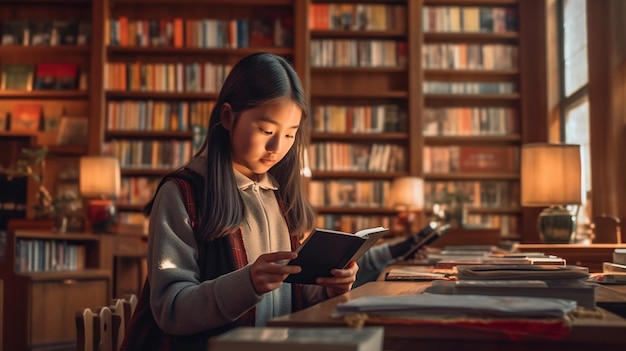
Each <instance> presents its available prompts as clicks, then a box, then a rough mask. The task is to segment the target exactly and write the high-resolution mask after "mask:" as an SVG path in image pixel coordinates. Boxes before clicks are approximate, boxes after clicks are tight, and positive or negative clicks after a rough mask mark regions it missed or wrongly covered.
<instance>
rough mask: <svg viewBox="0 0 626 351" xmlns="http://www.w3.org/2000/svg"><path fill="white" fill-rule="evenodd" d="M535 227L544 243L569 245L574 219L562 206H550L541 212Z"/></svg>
mask: <svg viewBox="0 0 626 351" xmlns="http://www.w3.org/2000/svg"><path fill="white" fill-rule="evenodd" d="M537 227H538V228H539V237H540V238H541V241H543V242H544V243H552V244H569V243H570V242H572V238H573V235H574V232H575V229H576V217H575V216H573V215H572V214H571V213H570V212H569V211H568V210H567V209H566V208H564V207H563V206H552V207H549V208H546V209H544V210H543V211H541V213H540V214H539V218H538V219H537Z"/></svg>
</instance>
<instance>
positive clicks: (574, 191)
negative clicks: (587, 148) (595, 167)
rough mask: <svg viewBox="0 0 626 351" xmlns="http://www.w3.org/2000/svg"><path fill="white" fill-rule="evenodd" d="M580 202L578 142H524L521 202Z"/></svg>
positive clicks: (535, 203) (560, 203) (523, 204)
mask: <svg viewBox="0 0 626 351" xmlns="http://www.w3.org/2000/svg"><path fill="white" fill-rule="evenodd" d="M580 203H581V161H580V145H574V144H527V145H523V146H522V206H534V207H542V206H552V205H570V204H572V205H573V204H580Z"/></svg>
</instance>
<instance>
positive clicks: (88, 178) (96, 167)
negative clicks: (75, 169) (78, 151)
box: [80, 156, 121, 197]
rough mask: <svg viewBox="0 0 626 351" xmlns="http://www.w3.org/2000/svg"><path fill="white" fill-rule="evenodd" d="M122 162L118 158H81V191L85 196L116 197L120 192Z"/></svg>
mask: <svg viewBox="0 0 626 351" xmlns="http://www.w3.org/2000/svg"><path fill="white" fill-rule="evenodd" d="M120 178H121V175H120V164H119V161H118V160H117V159H116V158H113V157H106V156H85V157H81V158H80V193H81V195H82V196H83V197H116V196H118V195H119V193H120V184H121V179H120Z"/></svg>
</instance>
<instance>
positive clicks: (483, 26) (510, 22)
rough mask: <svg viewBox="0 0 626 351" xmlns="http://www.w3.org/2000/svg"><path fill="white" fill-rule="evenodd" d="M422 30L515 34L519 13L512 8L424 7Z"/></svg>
mask: <svg viewBox="0 0 626 351" xmlns="http://www.w3.org/2000/svg"><path fill="white" fill-rule="evenodd" d="M422 29H423V30H424V32H488V33H505V32H515V31H517V11H516V10H515V9H514V8H512V7H486V6H424V8H423V9H422Z"/></svg>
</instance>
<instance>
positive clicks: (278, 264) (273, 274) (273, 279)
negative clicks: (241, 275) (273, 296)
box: [250, 251, 302, 295]
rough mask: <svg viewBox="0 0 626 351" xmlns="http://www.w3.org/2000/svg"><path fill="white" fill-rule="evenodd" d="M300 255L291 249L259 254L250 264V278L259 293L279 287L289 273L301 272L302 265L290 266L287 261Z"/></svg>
mask: <svg viewBox="0 0 626 351" xmlns="http://www.w3.org/2000/svg"><path fill="white" fill-rule="evenodd" d="M297 256H298V254H297V253H295V252H291V251H279V252H272V253H267V254H263V255H261V256H259V258H257V259H256V261H254V263H253V264H252V266H250V279H252V285H253V286H254V290H255V291H256V293H257V294H259V295H262V294H265V293H266V292H269V291H272V290H274V289H277V288H278V287H279V286H280V285H281V284H282V283H283V281H284V280H285V279H286V278H287V276H288V275H289V274H296V273H300V271H301V270H302V268H300V266H288V265H286V264H285V262H288V261H289V260H292V259H294V258H296V257H297Z"/></svg>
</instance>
